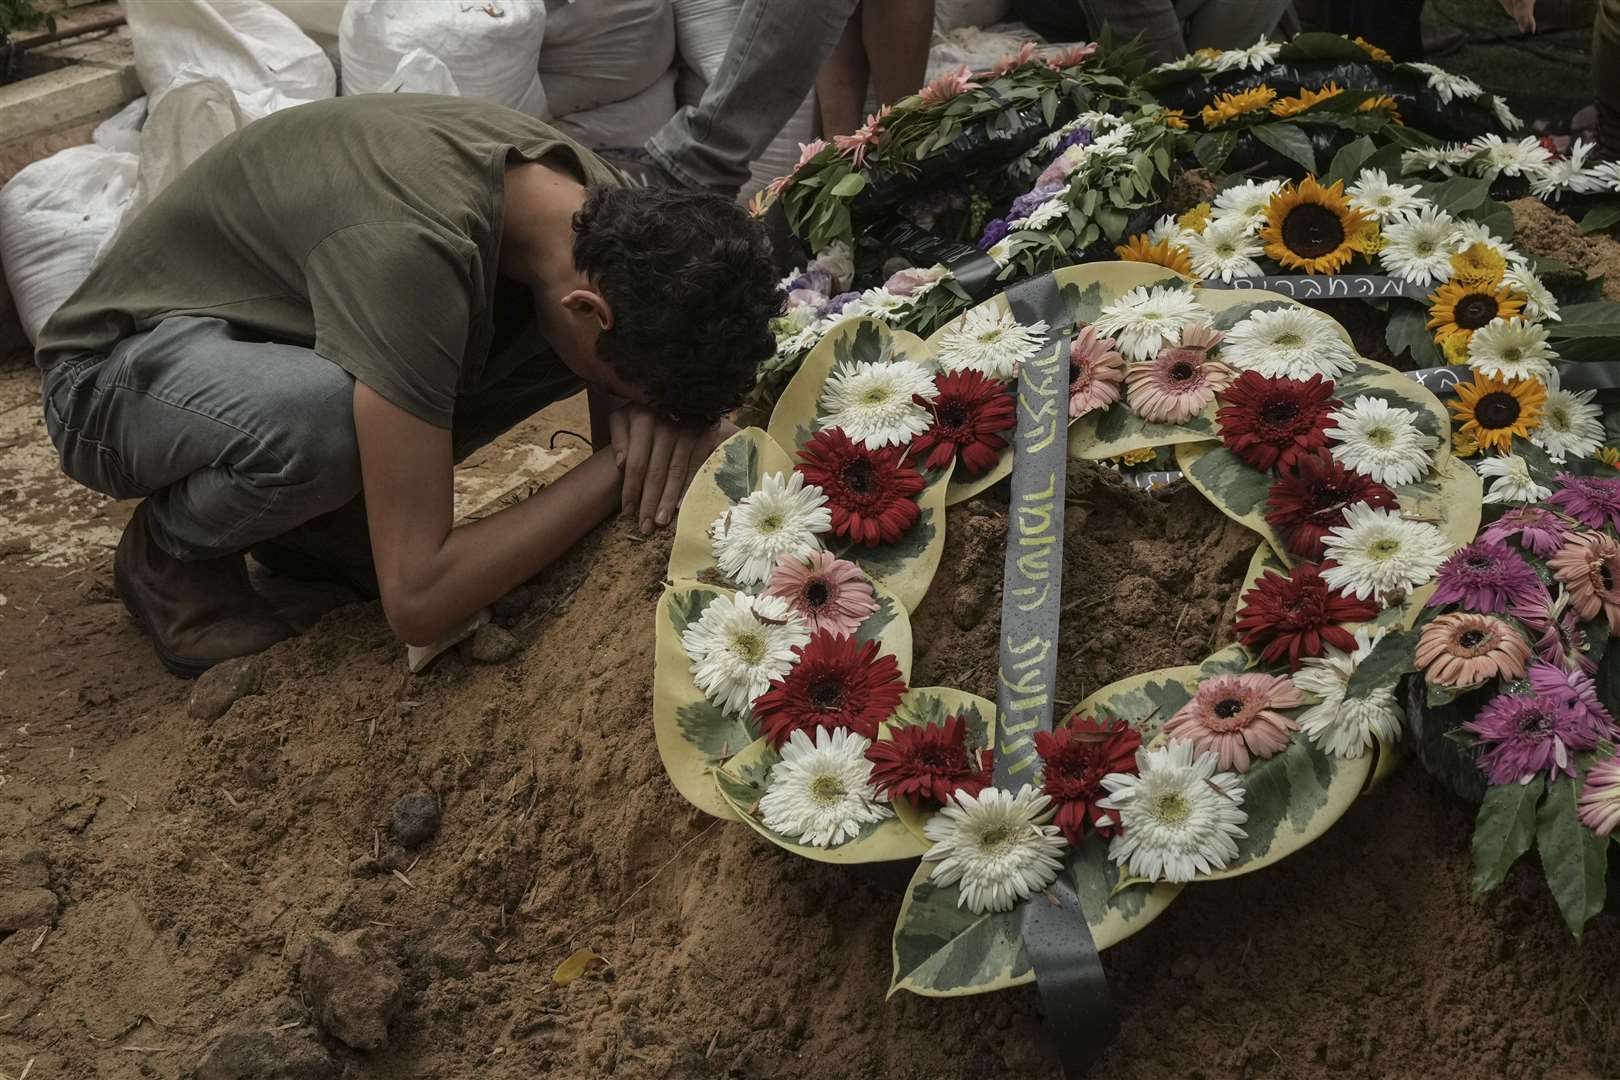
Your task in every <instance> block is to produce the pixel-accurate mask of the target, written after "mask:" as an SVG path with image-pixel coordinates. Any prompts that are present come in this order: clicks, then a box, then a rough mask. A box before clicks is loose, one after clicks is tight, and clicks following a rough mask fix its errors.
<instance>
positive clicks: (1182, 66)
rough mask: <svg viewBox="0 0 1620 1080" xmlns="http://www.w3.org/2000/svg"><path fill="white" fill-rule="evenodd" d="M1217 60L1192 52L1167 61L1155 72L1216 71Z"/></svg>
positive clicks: (1155, 69)
mask: <svg viewBox="0 0 1620 1080" xmlns="http://www.w3.org/2000/svg"><path fill="white" fill-rule="evenodd" d="M1216 62H1217V61H1216V59H1215V57H1213V56H1210V55H1208V54H1200V53H1195V52H1190V53H1188V54H1187V55H1185V56H1180V57H1177V58H1176V59H1174V60H1166V61H1165V62H1164V63H1162V64H1160V65H1159V66H1158V67H1156V68H1154V69H1153V70H1154V71H1214V70H1215V64H1216Z"/></svg>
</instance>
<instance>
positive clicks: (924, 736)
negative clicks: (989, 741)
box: [866, 716, 992, 806]
mask: <svg viewBox="0 0 1620 1080" xmlns="http://www.w3.org/2000/svg"><path fill="white" fill-rule="evenodd" d="M866 760H867V761H870V762H871V763H872V786H873V787H875V788H877V790H878V792H879V793H880V794H883V795H887V796H888V797H889V798H890V799H891V800H892V799H895V798H897V797H898V798H904V799H907V800H909V801H910V802H911V805H913V806H921V805H922V804H923V802H925V801H927V802H932V803H936V804H938V805H941V806H943V805H944V804H945V802H946V801H947V800H949V799H950V797H951V796H952V795H954V794H956V793H957V792H963V793H965V794H968V795H978V794H979V792H981V791H983V790H984V789H985V788H987V787H989V786H990V771H991V762H992V757H991V753H990V751H989V750H981V751H979V752H978V753H977V754H975V753H974V752H973V751H971V750H969V749H968V746H967V722H966V721H965V720H963V719H962V717H960V716H947V717H946V718H945V722H944V723H942V724H907V725H906V726H905V727H891V728H890V729H889V738H887V739H879V740H878V741H877V742H875V743H873V744H872V745H871V747H870V748H868V749H867V751H866Z"/></svg>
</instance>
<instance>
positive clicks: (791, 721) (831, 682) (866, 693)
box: [754, 630, 906, 748]
mask: <svg viewBox="0 0 1620 1080" xmlns="http://www.w3.org/2000/svg"><path fill="white" fill-rule="evenodd" d="M793 651H794V653H796V654H797V655H798V660H797V661H796V662H795V663H794V665H793V667H792V669H790V670H789V671H788V673H787V675H786V676H784V677H783V678H780V679H772V680H771V688H770V689H769V690H767V691H765V692H764V693H763V694H761V695H760V696H759V697H757V698H755V699H754V719H756V720H758V721H759V727H760V733H761V734H763V735H764V736H765V738H766V739H768V740H769V741H770V744H771V745H772V746H773V747H776V748H780V747H781V746H782V744H783V743H785V742H787V741H788V736H790V735H792V734H793V733H794V732H795V731H803V732H805V733H806V734H811V735H813V734H814V733H815V730H816V728H829V729H831V728H848V729H849V730H851V731H853V732H855V734H857V735H863V736H865V737H866V738H868V739H876V738H877V733H878V725H879V724H881V723H883V721H885V720H887V719H888V718H889V716H890V714H891V713H893V712H894V710H895V707H896V706H897V705H899V704H900V699H901V698H902V697H904V696H905V693H906V681H905V679H903V678H901V676H900V665H899V663H898V662H896V661H895V658H894V657H892V656H887V655H880V654H879V653H878V643H877V642H875V641H868V642H866V643H865V644H861V643H860V642H858V641H856V640H855V639H854V638H852V637H846V636H844V635H842V634H838V635H834V634H830V633H828V632H827V631H825V630H822V631H819V632H818V633H816V634H814V635H812V636H811V638H810V641H809V644H806V645H796V646H794V648H793Z"/></svg>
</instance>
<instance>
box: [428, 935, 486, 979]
mask: <svg viewBox="0 0 1620 1080" xmlns="http://www.w3.org/2000/svg"><path fill="white" fill-rule="evenodd" d="M414 951H415V956H416V959H417V961H418V962H419V963H420V964H422V965H424V966H426V967H428V968H431V969H433V970H434V971H436V972H438V973H439V974H440V975H442V976H444V977H446V978H450V979H465V978H466V977H467V976H469V975H472V974H475V973H477V972H480V971H488V970H489V966H490V964H491V963H493V962H494V960H495V950H494V949H492V948H491V947H490V945H489V942H487V941H485V940H484V939H483V938H481V937H479V936H478V934H476V933H475V932H473V931H472V930H467V929H460V930H452V929H445V930H436V931H434V932H433V933H432V934H430V935H428V937H427V938H426V939H425V940H424V941H423V942H422V943H421V945H420V946H418V947H417V949H416V950H414Z"/></svg>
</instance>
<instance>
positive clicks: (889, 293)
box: [765, 241, 950, 370]
mask: <svg viewBox="0 0 1620 1080" xmlns="http://www.w3.org/2000/svg"><path fill="white" fill-rule="evenodd" d="M949 276H950V273H949V271H947V270H946V269H945V268H944V267H943V266H931V267H926V268H923V267H916V268H908V269H905V270H900V271H898V272H896V273H895V274H893V275H891V276H890V277H889V279H888V280H887V281H885V282H884V283H883V284H882V285H881V286H879V287H877V288H873V289H867V290H865V291H864V292H861V293H860V294H859V295H852V294H851V293H850V292H849V291H848V290H849V285H850V284H851V282H853V280H854V278H855V258H854V256H853V255H852V254H851V252H850V249H849V245H848V244H845V243H843V242H842V241H836V242H834V243H832V244H830V245H828V247H827V248H826V250H824V251H822V252H821V253H820V254H819V255H817V256H816V257H815V258H814V259H812V260H811V261H810V263H809V264H808V265H806V266H805V267H804V268H803V269H801V270H798V271H796V272H795V273H792V274H789V275H788V276H787V277H785V278H783V279H782V281H781V287H782V290H783V291H784V292H785V293H786V294H787V306H786V308H785V309H784V310H783V313H782V314H781V315H779V316H778V317H777V318H776V319H774V320H773V321H772V322H771V332H772V334H774V335H775V337H776V358H775V360H773V361H772V362H770V363H768V364H767V365H765V366H766V370H774V369H779V368H784V367H792V366H796V362H797V360H798V359H799V357H801V356H803V355H804V354H805V353H807V352H809V351H810V350H811V349H813V348H815V346H816V343H817V342H819V341H820V340H821V339H822V337H823V336H824V335H825V334H826V333H827V331H828V330H831V329H832V328H833V327H834V326H836V325H838V323H839V322H841V321H842V320H844V319H847V318H853V317H856V316H862V315H864V316H867V317H869V318H873V319H878V320H880V321H882V322H884V323H888V324H890V325H893V324H894V323H896V322H898V321H899V320H900V319H901V317H902V316H904V315H905V314H906V313H907V312H908V311H910V310H911V308H912V307H913V306H914V305H915V304H916V303H917V302H918V301H919V300H921V299H922V298H923V297H924V296H926V295H928V293H929V292H930V291H932V290H933V288H934V287H935V286H936V285H938V284H939V283H940V282H942V281H944V280H945V279H946V278H948V277H949Z"/></svg>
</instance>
